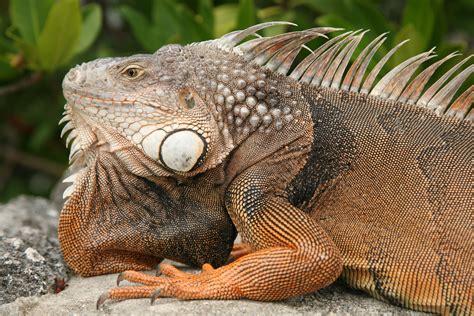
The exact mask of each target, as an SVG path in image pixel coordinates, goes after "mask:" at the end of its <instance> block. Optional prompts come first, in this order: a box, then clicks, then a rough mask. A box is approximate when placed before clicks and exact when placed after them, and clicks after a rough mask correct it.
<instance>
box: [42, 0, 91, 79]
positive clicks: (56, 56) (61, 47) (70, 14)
mask: <svg viewBox="0 0 474 316" xmlns="http://www.w3.org/2000/svg"><path fill="white" fill-rule="evenodd" d="M81 24H82V21H81V10H80V8H79V1H78V0H61V1H58V2H56V3H55V4H54V5H53V7H52V9H51V11H50V12H49V14H48V19H47V20H46V24H45V26H44V29H43V32H42V33H41V35H40V37H39V40H38V50H39V58H40V65H41V68H42V70H45V71H53V70H55V69H57V68H58V67H59V66H61V65H64V64H65V63H67V62H68V61H69V59H70V58H71V57H72V56H73V53H74V48H75V47H76V45H77V42H78V40H79V35H80V31H81Z"/></svg>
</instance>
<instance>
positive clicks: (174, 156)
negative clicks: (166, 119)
mask: <svg viewBox="0 0 474 316" xmlns="http://www.w3.org/2000/svg"><path fill="white" fill-rule="evenodd" d="M206 151H207V143H206V141H205V140H204V138H203V137H202V136H201V135H199V134H198V133H196V132H195V131H193V130H178V131H174V132H173V133H171V134H169V135H167V137H166V138H165V139H164V140H163V142H162V143H161V148H160V160H161V162H162V163H163V165H165V166H166V167H167V168H169V169H172V170H174V171H179V172H187V171H190V170H191V169H193V168H194V167H196V166H197V165H198V164H200V163H201V162H202V160H203V159H204V157H205V154H206Z"/></svg>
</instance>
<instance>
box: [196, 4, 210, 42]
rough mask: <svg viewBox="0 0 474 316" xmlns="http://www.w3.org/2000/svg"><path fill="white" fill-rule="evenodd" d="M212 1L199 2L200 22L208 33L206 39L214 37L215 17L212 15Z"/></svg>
mask: <svg viewBox="0 0 474 316" xmlns="http://www.w3.org/2000/svg"><path fill="white" fill-rule="evenodd" d="M212 6H213V5H212V0H199V2H198V14H199V15H198V21H199V22H200V24H201V25H202V27H203V28H204V30H205V31H206V33H207V34H206V35H207V36H206V37H207V38H212V37H213V35H214V34H213V30H214V15H213V14H212Z"/></svg>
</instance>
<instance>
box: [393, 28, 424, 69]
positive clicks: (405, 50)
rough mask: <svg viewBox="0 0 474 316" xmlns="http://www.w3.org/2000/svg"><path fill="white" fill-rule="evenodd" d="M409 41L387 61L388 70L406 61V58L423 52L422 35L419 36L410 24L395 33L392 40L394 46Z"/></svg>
mask: <svg viewBox="0 0 474 316" xmlns="http://www.w3.org/2000/svg"><path fill="white" fill-rule="evenodd" d="M406 39H409V40H410V41H409V42H408V43H406V44H405V45H403V46H402V47H400V49H399V50H398V51H397V52H396V53H395V55H393V57H392V58H391V60H389V62H388V65H389V66H390V68H393V67H395V66H396V65H398V64H400V63H401V62H403V61H405V60H407V59H408V58H410V57H412V56H415V55H416V54H418V53H420V52H422V51H423V50H424V47H425V45H424V40H423V35H422V34H420V33H419V32H418V31H417V30H416V29H415V27H414V26H413V25H412V24H407V25H405V26H404V27H402V28H401V29H400V31H398V32H397V34H396V36H395V40H394V45H393V46H395V45H396V44H398V43H400V42H402V41H404V40H406Z"/></svg>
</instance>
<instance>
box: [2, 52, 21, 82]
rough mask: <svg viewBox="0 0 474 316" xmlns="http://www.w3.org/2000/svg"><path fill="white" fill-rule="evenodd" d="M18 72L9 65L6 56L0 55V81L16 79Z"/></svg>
mask: <svg viewBox="0 0 474 316" xmlns="http://www.w3.org/2000/svg"><path fill="white" fill-rule="evenodd" d="M18 74H19V71H18V70H16V69H15V68H13V67H12V66H11V65H10V60H9V58H8V57H7V56H3V55H0V80H6V79H12V78H15V77H17V76H18Z"/></svg>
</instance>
